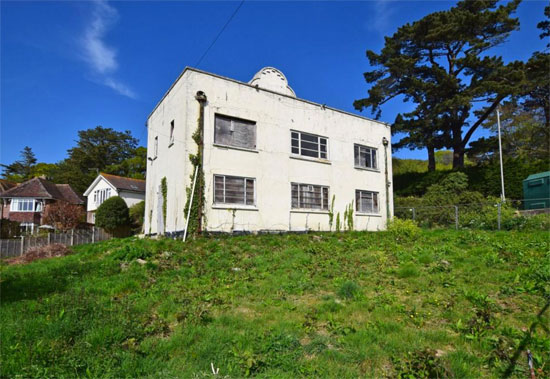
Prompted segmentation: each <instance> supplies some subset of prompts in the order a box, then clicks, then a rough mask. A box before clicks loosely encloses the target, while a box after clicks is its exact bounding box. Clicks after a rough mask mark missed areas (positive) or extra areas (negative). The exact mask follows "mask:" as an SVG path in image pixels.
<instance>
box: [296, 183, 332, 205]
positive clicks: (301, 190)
mask: <svg viewBox="0 0 550 379" xmlns="http://www.w3.org/2000/svg"><path fill="white" fill-rule="evenodd" d="M291 187H292V190H291V192H292V193H291V198H292V204H291V206H292V208H304V209H323V210H328V187H324V186H317V185H312V184H299V183H292V184H291Z"/></svg>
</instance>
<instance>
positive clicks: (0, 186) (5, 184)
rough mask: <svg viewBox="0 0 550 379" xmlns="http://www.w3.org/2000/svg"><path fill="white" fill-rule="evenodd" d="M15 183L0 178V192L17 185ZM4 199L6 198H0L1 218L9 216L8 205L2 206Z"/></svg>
mask: <svg viewBox="0 0 550 379" xmlns="http://www.w3.org/2000/svg"><path fill="white" fill-rule="evenodd" d="M17 184H18V183H15V182H10V181H9V180H6V179H0V194H1V193H2V192H4V191H7V190H9V189H11V188H14V187H17ZM6 201H7V200H4V199H2V198H0V207H2V211H1V212H0V217H1V218H8V216H9V207H4V203H5V202H6Z"/></svg>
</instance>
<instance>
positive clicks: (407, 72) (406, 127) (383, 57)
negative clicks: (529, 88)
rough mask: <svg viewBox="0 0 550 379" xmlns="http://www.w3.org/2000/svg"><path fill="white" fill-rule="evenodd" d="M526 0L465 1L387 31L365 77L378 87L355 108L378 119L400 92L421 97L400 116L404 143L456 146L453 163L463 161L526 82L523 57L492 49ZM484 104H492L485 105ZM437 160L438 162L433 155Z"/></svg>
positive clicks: (458, 164) (400, 143) (398, 124)
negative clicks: (511, 58) (478, 133)
mask: <svg viewBox="0 0 550 379" xmlns="http://www.w3.org/2000/svg"><path fill="white" fill-rule="evenodd" d="M519 3H520V0H513V1H510V2H508V3H506V4H503V5H500V6H497V0H477V1H468V0H466V1H460V2H458V3H457V5H456V6H454V7H452V8H450V9H449V10H445V11H441V12H435V13H432V14H429V15H427V16H425V17H423V18H422V19H420V20H418V21H416V22H413V23H412V24H406V25H404V26H402V27H400V28H399V29H398V30H397V32H395V33H394V34H393V36H391V37H386V39H385V45H384V47H383V48H382V50H381V52H380V53H376V52H374V51H372V50H368V51H367V58H368V60H369V62H370V65H371V66H372V67H374V69H373V70H372V71H369V72H366V73H365V74H364V77H365V80H366V81H367V83H368V84H370V85H371V87H370V89H369V90H368V97H366V98H364V99H359V100H356V101H355V102H354V106H355V108H356V109H358V110H363V109H369V108H370V109H371V111H372V112H373V113H374V114H375V115H376V117H377V118H378V117H380V115H381V106H382V105H383V104H385V103H386V102H388V101H389V100H391V99H393V98H396V97H399V96H402V97H403V99H404V101H411V102H413V103H414V104H415V105H416V108H415V109H414V110H413V111H411V112H408V113H404V114H400V115H398V117H397V119H396V122H395V123H394V126H393V129H392V132H393V133H394V134H395V133H406V134H407V136H406V137H405V138H403V139H402V140H400V141H398V142H397V144H396V147H397V148H401V147H409V148H423V147H426V148H427V149H428V153H429V154H430V155H432V154H433V152H434V150H435V149H439V148H444V147H445V148H451V149H452V150H453V167H455V168H457V167H463V165H464V151H465V148H466V145H467V144H468V142H469V141H470V139H471V137H472V134H473V133H474V132H475V130H476V129H477V128H478V127H479V126H480V125H481V124H482V123H483V121H484V120H485V119H486V118H487V117H488V116H489V115H490V114H491V112H493V111H494V109H495V108H496V107H497V105H498V104H499V103H500V102H501V101H502V100H503V99H504V98H506V97H508V96H510V95H513V94H516V93H518V92H519V91H520V88H521V85H522V84H523V82H524V72H523V66H524V65H523V63H522V62H511V63H508V64H505V63H504V62H503V60H502V58H501V57H498V56H491V55H490V49H492V48H493V47H495V46H498V45H500V44H502V43H503V42H504V41H505V40H506V38H507V37H508V36H509V34H510V33H511V32H513V31H514V30H517V29H518V28H519V22H518V19H517V18H514V17H512V14H513V13H514V12H515V11H516V9H517V7H518V5H519ZM478 103H481V104H486V105H487V106H486V107H484V108H482V111H479V109H477V108H476V107H475V105H476V104H478ZM476 110H478V111H477V112H476ZM472 118H473V119H472ZM429 160H430V162H431V161H432V160H433V161H434V162H435V159H434V158H433V157H432V156H430V159H429ZM430 168H431V169H433V168H435V163H434V164H433V166H432V167H430Z"/></svg>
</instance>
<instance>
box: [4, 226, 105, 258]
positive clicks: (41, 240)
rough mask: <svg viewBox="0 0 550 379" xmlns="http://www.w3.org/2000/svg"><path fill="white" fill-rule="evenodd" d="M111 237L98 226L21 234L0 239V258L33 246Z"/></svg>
mask: <svg viewBox="0 0 550 379" xmlns="http://www.w3.org/2000/svg"><path fill="white" fill-rule="evenodd" d="M109 238H111V236H110V235H109V234H107V233H106V232H105V231H103V230H102V229H99V228H93V229H81V230H71V231H69V232H64V233H60V232H55V233H48V234H46V235H40V236H21V237H19V238H15V239H0V258H10V257H18V256H21V255H23V254H24V253H25V252H26V251H27V250H29V249H31V248H33V247H39V246H45V245H51V244H53V243H60V244H63V245H67V246H74V245H82V244H85V243H94V242H99V241H105V240H108V239H109Z"/></svg>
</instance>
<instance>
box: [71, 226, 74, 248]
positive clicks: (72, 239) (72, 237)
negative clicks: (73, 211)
mask: <svg viewBox="0 0 550 379" xmlns="http://www.w3.org/2000/svg"><path fill="white" fill-rule="evenodd" d="M73 245H74V229H71V246H73Z"/></svg>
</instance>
